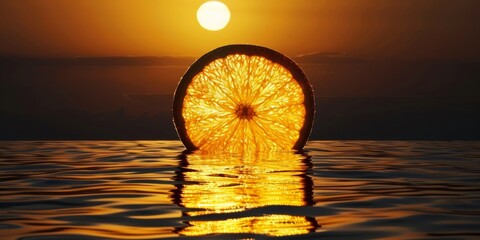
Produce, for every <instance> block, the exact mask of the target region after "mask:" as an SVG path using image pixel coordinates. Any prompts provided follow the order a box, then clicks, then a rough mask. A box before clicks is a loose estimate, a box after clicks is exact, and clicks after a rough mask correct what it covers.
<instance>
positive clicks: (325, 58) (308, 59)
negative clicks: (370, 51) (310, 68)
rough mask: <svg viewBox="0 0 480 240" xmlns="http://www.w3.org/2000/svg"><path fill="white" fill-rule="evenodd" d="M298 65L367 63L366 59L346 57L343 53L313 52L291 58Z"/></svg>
mask: <svg viewBox="0 0 480 240" xmlns="http://www.w3.org/2000/svg"><path fill="white" fill-rule="evenodd" d="M293 60H295V61H296V62H297V63H299V64H316V63H360V62H365V61H368V59H364V58H359V57H353V56H348V55H346V54H345V53H344V52H314V53H307V54H301V55H297V56H295V57H293Z"/></svg>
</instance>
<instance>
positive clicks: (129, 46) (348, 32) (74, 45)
mask: <svg viewBox="0 0 480 240" xmlns="http://www.w3.org/2000/svg"><path fill="white" fill-rule="evenodd" d="M203 2H205V1H202V0H188V1H186V0H102V1H98V0H69V1H64V0H2V1H0V43H1V44H0V55H7V56H28V57H31V56H34V57H74V56H152V55H153V56H166V55H168V56H194V57H198V56H201V55H202V54H204V53H206V52H208V51H210V50H212V49H214V48H216V47H219V46H222V45H226V44H234V43H249V44H256V45H262V46H267V47H270V48H273V49H275V50H277V51H280V52H283V53H285V54H287V55H289V56H295V55H299V54H305V53H312V52H324V51H337V52H345V53H348V54H350V55H354V56H361V57H366V58H393V59H475V58H478V56H479V55H480V44H478V43H479V42H480V25H479V24H478V21H479V17H478V12H480V1H478V0H362V1H357V0H336V1H331V0H296V1H286V0H262V1H257V0H242V1H233V0H225V1H223V2H224V3H225V4H226V5H227V6H228V7H229V9H230V12H231V20H230V23H229V24H228V26H227V27H226V28H225V29H223V30H220V31H217V32H212V31H207V30H205V29H203V28H201V26H200V25H199V24H198V22H197V20H196V16H195V14H196V11H197V9H198V7H199V6H200V5H201V4H202V3H203Z"/></svg>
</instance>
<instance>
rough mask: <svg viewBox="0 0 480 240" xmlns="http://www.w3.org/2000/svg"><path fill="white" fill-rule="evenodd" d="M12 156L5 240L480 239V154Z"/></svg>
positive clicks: (358, 151) (8, 145)
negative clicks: (160, 239) (206, 239)
mask: <svg viewBox="0 0 480 240" xmlns="http://www.w3.org/2000/svg"><path fill="white" fill-rule="evenodd" d="M183 150H184V148H183V146H182V145H181V143H180V142H178V141H27V142H24V141H15V142H2V143H1V145H0V182H1V183H2V184H1V185H0V239H29V240H31V239H35V240H38V239H102V240H103V239H159V238H165V239H177V238H182V239H183V238H186V239H205V238H208V239H246V238H254V239H265V238H270V237H281V238H282V239H316V238H322V239H385V240H387V239H478V238H479V237H480V231H479V230H478V229H480V208H479V206H480V177H479V176H480V142H462V141H452V142H444V141H438V142H435V141H434V142H431V141H312V142H310V143H309V144H308V146H307V152H306V154H296V153H271V154H268V155H265V154H257V155H248V156H232V155H227V154H225V155H215V156H212V155H208V154H205V153H192V154H186V155H185V154H182V151H183Z"/></svg>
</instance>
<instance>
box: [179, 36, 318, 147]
mask: <svg viewBox="0 0 480 240" xmlns="http://www.w3.org/2000/svg"><path fill="white" fill-rule="evenodd" d="M313 115H314V99H313V91H312V88H311V86H310V84H309V82H308V80H307V78H306V76H305V74H304V73H303V72H302V70H301V69H300V68H299V67H298V66H297V65H296V64H295V63H294V62H293V61H292V60H291V59H289V58H287V57H286V56H284V55H282V54H280V53H278V52H276V51H273V50H271V49H268V48H264V47H259V46H252V45H229V46H224V47H220V48H217V49H215V50H213V51H211V52H209V53H207V54H205V55H204V56H202V57H201V58H200V59H198V60H197V61H196V62H195V63H194V64H193V65H192V66H191V67H190V68H189V69H188V71H187V72H186V73H185V75H184V76H183V77H182V79H181V80H180V83H179V85H178V87H177V90H176V92H175V98H174V102H173V118H174V122H175V126H176V128H177V132H178V135H179V136H180V139H181V140H182V142H183V143H184V144H185V146H186V147H187V149H189V150H195V149H203V150H225V151H232V152H243V151H244V150H246V149H248V150H249V151H251V150H257V151H258V150H272V149H273V150H286V149H302V148H303V146H304V145H305V143H306V141H307V139H308V136H309V134H310V131H311V127H312V122H313Z"/></svg>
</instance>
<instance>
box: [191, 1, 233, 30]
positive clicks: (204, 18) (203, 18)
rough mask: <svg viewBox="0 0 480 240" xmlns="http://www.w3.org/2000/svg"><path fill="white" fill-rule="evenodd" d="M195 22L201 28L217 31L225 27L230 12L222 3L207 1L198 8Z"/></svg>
mask: <svg viewBox="0 0 480 240" xmlns="http://www.w3.org/2000/svg"><path fill="white" fill-rule="evenodd" d="M197 20H198V22H199V23H200V25H201V26H202V27H203V28H205V29H207V30H210V31H218V30H221V29H223V28H224V27H225V26H227V24H228V22H229V21H230V11H229V10H228V7H227V6H226V5H225V4H223V3H222V2H219V1H209V2H206V3H204V4H202V5H201V6H200V7H199V8H198V10H197Z"/></svg>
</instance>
